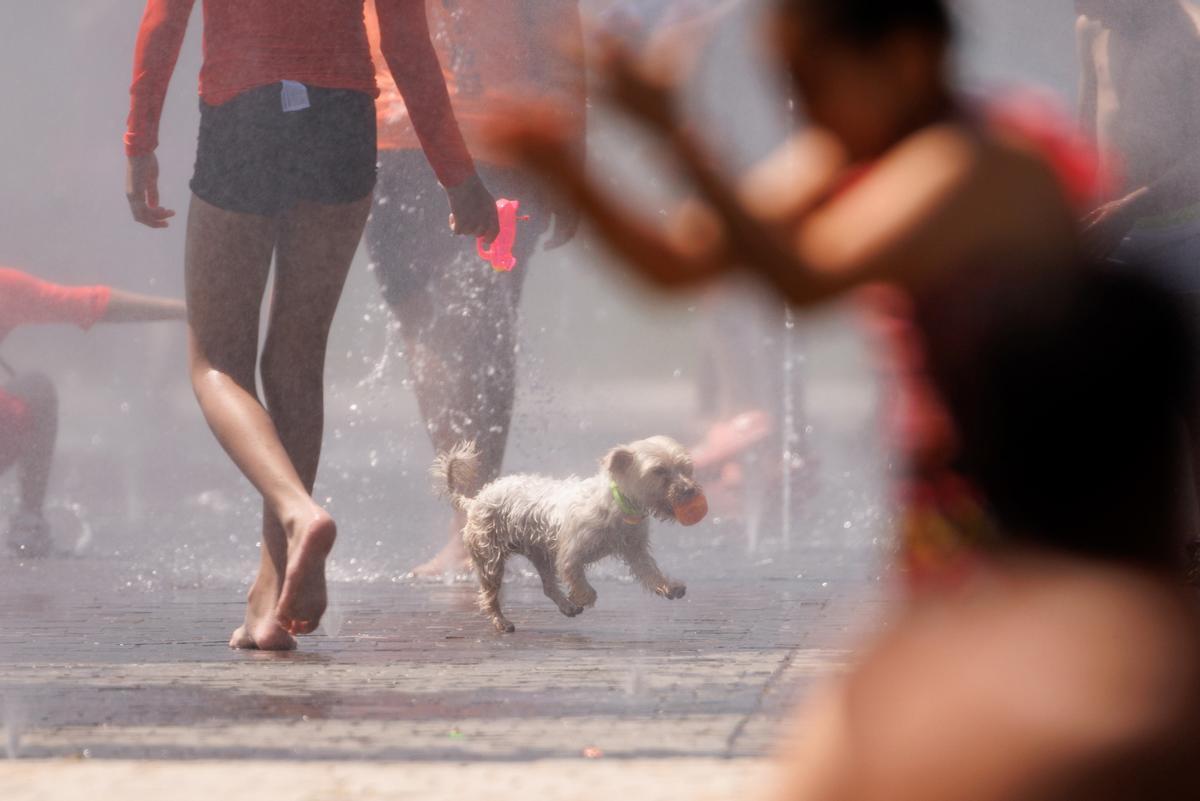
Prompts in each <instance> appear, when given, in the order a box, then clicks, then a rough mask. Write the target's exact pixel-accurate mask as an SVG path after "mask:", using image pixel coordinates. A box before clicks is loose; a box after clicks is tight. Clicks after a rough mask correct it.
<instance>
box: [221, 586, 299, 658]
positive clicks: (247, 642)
mask: <svg viewBox="0 0 1200 801" xmlns="http://www.w3.org/2000/svg"><path fill="white" fill-rule="evenodd" d="M272 583H273V582H272ZM276 594H277V593H276V592H275V589H274V588H273V587H271V586H266V585H264V583H263V580H262V578H261V577H260V578H259V579H258V580H257V581H255V582H254V586H253V587H251V588H250V595H249V596H248V597H247V598H246V621H245V622H244V623H243V624H242V625H240V626H238V628H237V630H236V631H234V632H233V636H232V637H230V638H229V647H230V648H246V649H255V650H262V651H291V650H293V649H294V648H295V647H296V638H295V637H293V636H292V635H290V634H288V633H287V632H286V631H284V630H283V628H282V627H281V626H280V625H279V623H278V622H277V621H276V620H275V596H276Z"/></svg>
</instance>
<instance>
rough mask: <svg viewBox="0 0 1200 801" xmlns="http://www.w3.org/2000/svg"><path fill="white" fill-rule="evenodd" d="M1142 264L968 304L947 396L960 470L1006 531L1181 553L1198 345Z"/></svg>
mask: <svg viewBox="0 0 1200 801" xmlns="http://www.w3.org/2000/svg"><path fill="white" fill-rule="evenodd" d="M1142 269H1143V270H1144V268H1142ZM1137 271H1138V267H1135V266H1131V267H1128V268H1122V269H1121V271H1117V270H1115V269H1113V268H1108V267H1095V268H1089V269H1087V270H1084V271H1082V272H1081V273H1079V274H1078V275H1073V276H1072V277H1070V278H1068V279H1061V278H1060V279H1054V280H1047V279H1042V278H1035V279H1031V280H1025V279H1023V280H1021V281H1017V282H1015V283H1013V284H1012V285H1010V286H1008V287H1005V288H1004V289H1003V290H1001V291H993V292H991V293H990V294H989V296H988V297H987V298H986V302H984V303H979V304H973V305H974V306H975V311H976V313H977V314H978V316H979V320H978V325H977V326H975V331H976V334H975V335H969V336H968V338H969V339H971V340H973V341H972V342H971V343H970V347H969V349H970V351H971V353H970V359H969V362H968V361H959V362H958V364H959V365H960V370H959V372H960V373H961V374H960V375H958V376H946V382H947V387H946V397H947V403H948V405H949V406H950V408H951V414H952V415H953V416H954V418H955V421H956V423H957V424H958V426H959V429H960V435H961V438H962V453H963V457H964V458H963V469H964V472H966V473H967V475H968V476H969V477H971V478H972V479H973V480H974V481H975V482H976V484H977V485H978V486H979V489H980V490H981V491H982V493H983V495H984V496H985V497H986V498H987V499H988V502H989V504H990V505H991V507H992V509H993V512H994V513H995V515H996V517H997V519H998V521H999V523H1000V524H1001V526H1002V528H1003V529H1004V533H1005V535H1006V536H1010V537H1012V538H1013V539H1017V540H1025V541H1027V542H1030V543H1031V544H1034V545H1039V546H1044V547H1050V548H1055V549H1058V550H1062V551H1068V552H1072V553H1075V554H1077V555H1084V556H1092V557H1096V558H1103V559H1110V560H1117V561H1121V562H1126V563H1140V564H1146V565H1154V566H1160V567H1165V566H1168V565H1169V564H1171V563H1174V562H1176V561H1177V560H1178V553H1179V551H1178V548H1179V543H1178V542H1177V534H1178V530H1179V529H1178V522H1179V521H1178V519H1177V517H1178V510H1179V509H1180V508H1181V507H1182V504H1181V503H1180V502H1179V497H1178V493H1179V491H1180V490H1181V489H1182V485H1183V482H1182V481H1181V480H1180V477H1181V467H1182V455H1183V448H1184V444H1183V441H1182V440H1183V434H1182V423H1183V420H1184V419H1185V418H1187V417H1190V416H1192V412H1193V403H1194V401H1195V392H1194V390H1195V387H1194V381H1195V374H1196V371H1197V367H1198V364H1197V350H1196V343H1195V336H1194V332H1193V330H1192V325H1191V320H1190V317H1188V316H1187V315H1186V314H1185V313H1184V311H1183V309H1182V308H1181V306H1180V304H1179V303H1178V300H1177V298H1176V297H1175V296H1173V295H1171V294H1169V293H1167V292H1166V291H1165V290H1163V289H1161V288H1159V287H1158V286H1157V285H1155V284H1152V283H1151V282H1149V281H1148V280H1146V279H1144V278H1141V277H1138V276H1136V275H1134V273H1136V272H1137ZM962 344H963V343H959V346H960V347H961V346H962ZM963 365H966V366H965V367H963Z"/></svg>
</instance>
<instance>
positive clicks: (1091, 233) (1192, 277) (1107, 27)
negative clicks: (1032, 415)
mask: <svg viewBox="0 0 1200 801" xmlns="http://www.w3.org/2000/svg"><path fill="white" fill-rule="evenodd" d="M1075 9H1076V11H1077V12H1078V14H1079V18H1078V21H1077V23H1076V37H1077V43H1078V51H1079V59H1080V123H1081V126H1082V128H1083V130H1084V132H1085V133H1086V134H1088V135H1089V136H1091V137H1093V138H1094V139H1095V140H1096V141H1097V142H1098V144H1099V146H1100V151H1101V154H1102V156H1103V158H1104V163H1103V166H1104V168H1105V172H1106V173H1107V174H1109V175H1110V176H1111V177H1112V182H1113V191H1112V192H1110V193H1108V194H1107V196H1103V197H1100V198H1098V205H1096V207H1095V208H1094V209H1093V210H1091V211H1090V213H1089V214H1088V215H1087V216H1086V217H1085V218H1084V246H1085V248H1086V249H1087V250H1088V251H1089V252H1090V253H1091V254H1092V255H1093V256H1095V257H1096V258H1110V259H1112V260H1114V261H1117V262H1132V263H1135V264H1137V265H1139V266H1140V267H1141V268H1142V269H1146V270H1150V271H1151V272H1152V273H1153V274H1155V275H1157V276H1159V277H1160V278H1161V279H1162V280H1163V281H1164V282H1165V283H1166V284H1167V285H1168V286H1169V287H1170V288H1171V289H1172V290H1173V291H1175V292H1178V293H1179V294H1180V295H1181V296H1183V297H1185V298H1186V299H1187V302H1188V303H1189V304H1190V305H1191V306H1192V308H1193V310H1194V311H1196V312H1200V14H1198V13H1197V11H1196V9H1195V7H1194V6H1193V5H1192V4H1190V3H1186V2H1182V0H1075ZM1196 366H1197V370H1198V371H1200V364H1197V365H1196ZM1188 420H1189V423H1188V428H1189V434H1190V439H1191V443H1192V444H1191V460H1190V461H1191V473H1192V482H1193V487H1194V492H1195V497H1196V500H1197V501H1200V408H1198V409H1196V410H1194V411H1193V412H1192V413H1191V414H1189V415H1188ZM1193 508H1195V507H1194V506H1193ZM1184 524H1185V525H1191V526H1193V527H1196V526H1197V525H1200V516H1196V515H1194V516H1193V519H1192V520H1190V521H1185V523H1184ZM1196 533H1197V534H1200V531H1197V532H1196ZM1189 550H1190V561H1191V579H1192V581H1193V582H1200V546H1198V545H1197V544H1196V543H1192V544H1191V545H1190V547H1189Z"/></svg>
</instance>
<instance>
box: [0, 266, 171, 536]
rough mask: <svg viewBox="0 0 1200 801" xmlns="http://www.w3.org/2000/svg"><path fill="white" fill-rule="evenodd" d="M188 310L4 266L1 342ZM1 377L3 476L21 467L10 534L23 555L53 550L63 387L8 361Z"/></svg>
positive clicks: (0, 282)
mask: <svg viewBox="0 0 1200 801" xmlns="http://www.w3.org/2000/svg"><path fill="white" fill-rule="evenodd" d="M186 314H187V313H186V311H185V310H184V306H183V303H182V302H181V301H178V300H171V299H168V298H156V297H149V296H146V295H136V294H134V293H132V292H123V291H121V290H119V289H112V288H111V287H107V286H63V285H61V284H52V283H50V282H48V281H42V280H39V279H37V278H35V277H34V276H32V275H29V274H28V273H25V272H22V271H20V270H14V269H12V268H9V267H0V342H3V341H4V339H5V338H6V337H7V336H8V335H9V333H11V332H12V330H13V329H14V328H17V327H18V326H24V325H45V324H49V323H67V324H73V325H77V326H79V327H80V328H83V329H85V330H86V329H88V328H91V327H92V326H93V325H95V324H96V323H135V322H153V321H156V320H182V319H183V318H184V317H185V316H186ZM0 375H3V376H4V383H3V384H0V474H3V473H6V472H8V470H9V469H10V468H12V467H16V468H17V472H18V480H19V484H20V486H19V489H18V503H19V506H18V508H17V511H16V513H15V514H14V515H13V516H12V520H11V521H10V523H9V527H8V531H7V532H6V535H5V537H6V540H7V542H8V546H9V548H11V549H12V550H13V551H14V552H15V553H17V554H18V555H20V556H35V557H36V556H46V555H48V554H49V553H50V550H51V547H52V545H53V543H52V541H51V539H50V528H49V526H47V525H46V520H45V518H44V517H43V516H42V509H43V507H44V506H45V502H46V488H47V486H48V484H49V482H50V467H51V465H52V464H53V461H54V444H55V441H56V440H57V438H58V393H57V391H56V390H55V388H54V383H53V382H52V381H51V380H50V378H49V377H47V376H46V375H45V374H43V373H40V372H35V371H30V372H19V371H17V370H16V369H14V368H12V367H10V366H9V364H8V362H6V361H4V360H0Z"/></svg>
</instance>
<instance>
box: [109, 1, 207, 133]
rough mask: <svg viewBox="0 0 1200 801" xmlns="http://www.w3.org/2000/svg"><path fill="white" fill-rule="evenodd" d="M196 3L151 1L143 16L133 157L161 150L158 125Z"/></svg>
mask: <svg viewBox="0 0 1200 801" xmlns="http://www.w3.org/2000/svg"><path fill="white" fill-rule="evenodd" d="M194 4H195V0H149V1H148V2H147V3H146V10H145V12H144V13H143V14H142V24H141V27H140V28H139V29H138V36H137V44H136V45H135V47H134V56H133V82H132V84H131V85H130V88H129V94H130V104H129V120H128V123H127V127H126V133H125V152H126V154H127V155H129V156H139V155H144V154H147V153H153V152H154V149H155V148H157V147H158V123H159V118H160V117H161V116H162V109H163V103H164V102H165V100H166V96H167V86H168V84H170V82H171V73H172V72H174V70H175V62H176V61H177V60H178V59H179V49H180V47H182V45H183V37H184V34H185V33H187V24H188V17H189V16H190V15H191V13H192V6H193V5H194Z"/></svg>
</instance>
